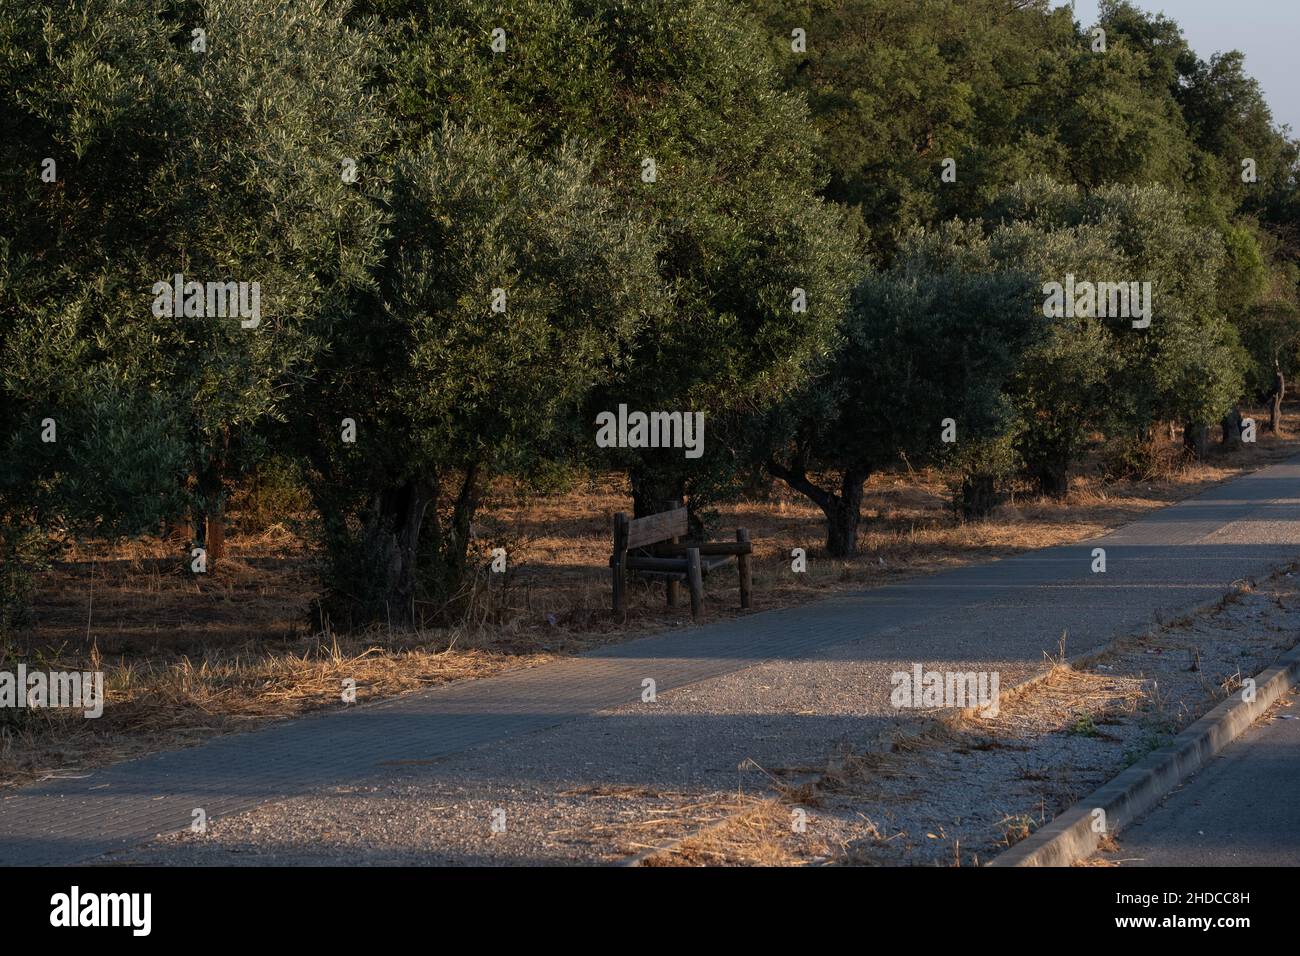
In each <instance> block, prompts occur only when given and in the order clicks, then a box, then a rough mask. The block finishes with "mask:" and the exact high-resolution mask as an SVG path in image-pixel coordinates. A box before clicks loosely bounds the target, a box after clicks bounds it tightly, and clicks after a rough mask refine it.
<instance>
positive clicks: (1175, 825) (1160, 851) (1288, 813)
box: [1100, 691, 1300, 867]
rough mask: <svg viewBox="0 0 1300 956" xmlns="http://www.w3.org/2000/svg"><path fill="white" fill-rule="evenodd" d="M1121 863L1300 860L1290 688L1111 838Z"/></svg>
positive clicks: (1296, 741)
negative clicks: (1213, 756)
mask: <svg viewBox="0 0 1300 956" xmlns="http://www.w3.org/2000/svg"><path fill="white" fill-rule="evenodd" d="M1115 842H1116V843H1117V844H1118V846H1119V852H1117V853H1108V854H1101V856H1100V858H1101V859H1108V860H1112V861H1115V862H1119V863H1120V865H1122V866H1195V867H1206V866H1300V696H1297V695H1296V693H1295V692H1294V691H1293V692H1292V693H1291V694H1290V695H1288V696H1287V697H1286V698H1284V699H1283V700H1282V701H1280V702H1279V703H1278V704H1277V705H1275V706H1274V708H1273V709H1272V710H1271V711H1270V713H1269V714H1267V715H1265V716H1264V717H1262V718H1260V719H1259V720H1258V721H1256V722H1255V724H1254V725H1253V726H1252V727H1251V728H1250V729H1249V730H1247V731H1246V732H1245V733H1244V734H1242V735H1241V736H1240V737H1238V738H1237V739H1236V740H1234V741H1233V742H1232V743H1231V744H1229V745H1228V746H1227V747H1226V748H1224V750H1223V752H1222V753H1220V754H1219V756H1218V757H1216V758H1215V759H1214V760H1213V761H1212V762H1210V763H1209V764H1207V765H1206V766H1205V767H1204V768H1203V769H1202V770H1201V771H1200V772H1199V773H1197V774H1196V775H1195V776H1193V777H1191V778H1189V779H1188V780H1187V782H1185V783H1184V784H1183V785H1182V786H1181V787H1179V788H1178V789H1177V790H1175V791H1174V792H1173V793H1171V794H1170V795H1169V796H1168V797H1166V798H1165V800H1164V801H1163V802H1162V803H1161V804H1160V805H1159V806H1157V807H1156V808H1155V809H1153V810H1151V811H1150V812H1149V813H1148V814H1147V815H1146V816H1144V817H1142V818H1141V819H1139V820H1138V821H1137V822H1135V823H1133V824H1130V825H1129V826H1127V827H1125V828H1124V830H1123V831H1122V832H1121V833H1120V834H1119V836H1118V837H1117V838H1116V841H1115Z"/></svg>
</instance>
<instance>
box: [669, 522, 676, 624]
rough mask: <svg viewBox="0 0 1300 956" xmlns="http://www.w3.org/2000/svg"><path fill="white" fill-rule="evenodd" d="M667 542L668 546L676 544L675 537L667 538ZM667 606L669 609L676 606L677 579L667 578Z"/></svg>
mask: <svg viewBox="0 0 1300 956" xmlns="http://www.w3.org/2000/svg"><path fill="white" fill-rule="evenodd" d="M668 541H669V543H670V544H676V543H677V536H676V535H674V536H673V537H671V538H669V539H668ZM668 606H669V607H676V606H677V579H676V578H669V580H668Z"/></svg>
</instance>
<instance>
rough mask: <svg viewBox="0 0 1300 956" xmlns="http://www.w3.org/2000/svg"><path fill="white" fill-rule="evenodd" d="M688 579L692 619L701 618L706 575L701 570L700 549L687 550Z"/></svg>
mask: <svg viewBox="0 0 1300 956" xmlns="http://www.w3.org/2000/svg"><path fill="white" fill-rule="evenodd" d="M686 578H687V580H688V581H689V582H690V585H691V617H693V618H697V619H698V618H699V616H700V611H701V610H702V609H703V606H704V574H703V572H701V570H700V549H699V548H687V549H686Z"/></svg>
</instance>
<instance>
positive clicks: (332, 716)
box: [0, 458, 1300, 865]
mask: <svg viewBox="0 0 1300 956" xmlns="http://www.w3.org/2000/svg"><path fill="white" fill-rule="evenodd" d="M1094 547H1104V548H1105V549H1106V552H1107V573H1105V574H1093V573H1091V570H1090V568H1091V564H1092V556H1091V552H1092V549H1093V548H1094ZM1297 557H1300V458H1298V459H1293V460H1292V461H1290V462H1287V463H1284V464H1281V465H1274V466H1271V467H1269V468H1266V469H1262V470H1261V471H1259V472H1256V473H1254V474H1252V475H1248V476H1245V477H1243V478H1240V479H1237V480H1235V481H1233V482H1230V483H1228V484H1226V485H1222V486H1219V487H1217V488H1215V489H1212V490H1210V491H1209V492H1207V493H1205V494H1203V495H1201V496H1200V497H1198V498H1195V499H1191V500H1189V501H1185V502H1181V503H1180V504H1177V505H1174V506H1172V507H1170V508H1166V509H1163V510H1161V511H1159V512H1157V513H1155V514H1153V515H1150V516H1148V517H1147V518H1145V519H1143V520H1142V521H1139V522H1136V523H1134V524H1132V525H1128V526H1126V527H1125V528H1122V529H1120V530H1118V531H1116V532H1114V533H1112V534H1110V535H1107V536H1105V537H1103V538H1100V539H1096V540H1094V541H1090V542H1085V543H1082V544H1077V545H1070V546H1063V547H1057V548H1049V549H1045V550H1042V551H1038V552H1033V553H1031V554H1026V555H1021V556H1018V557H1015V558H1010V559H1006V560H1002V561H997V562H993V563H990V564H986V565H981V566H978V567H969V568H962V569H959V570H955V571H950V572H945V573H943V574H937V575H933V576H929V577H926V578H921V579H917V580H914V581H910V582H905V583H901V584H897V585H891V586H888V587H883V588H878V589H875V590H869V591H863V592H860V593H857V594H852V595H845V596H840V597H836V598H833V599H829V600H826V601H822V602H819V603H816V604H810V605H805V606H803V607H796V608H786V609H782V610H777V611H769V612H765V613H762V614H755V615H751V616H747V617H742V618H737V619H732V620H728V621H722V622H718V623H715V624H709V625H705V626H703V627H698V628H687V629H682V630H677V631H673V632H670V633H667V634H662V635H658V636H654V637H648V638H643V639H640V640H636V641H631V642H628V643H625V644H620V645H617V646H613V647H607V648H602V649H600V650H598V651H594V652H591V653H589V654H585V655H583V656H581V657H576V658H572V659H568V660H564V661H559V662H556V663H553V664H549V665H546V666H543V667H537V668H532V669H527V670H519V671H513V672H508V673H505V674H502V675H499V676H496V677H491V678H486V679H483V680H477V681H466V682H462V683H458V684H451V685H447V686H444V687H440V688H436V689H433V690H430V691H427V692H422V693H418V694H413V695H409V696H406V697H403V698H400V699H397V700H392V701H387V702H382V703H378V704H373V705H365V706H360V707H356V708H352V709H350V710H345V711H335V712H332V713H329V714H325V715H320V716H315V717H309V718H305V719H301V720H296V721H291V722H285V723H283V724H277V725H274V726H272V727H270V728H267V729H263V730H260V731H256V732H252V733H248V734H240V735H232V736H228V737H222V738H218V739H216V740H213V741H212V742H210V743H207V744H204V745H201V746H198V747H194V748H191V749H188V750H182V751H176V752H172V753H166V754H158V755H155V756H151V757H147V758H142V759H139V760H133V761H129V762H125V763H122V764H118V765H116V766H113V767H110V768H106V769H103V770H99V771H96V772H93V773H91V774H89V775H88V776H86V777H85V778H82V779H77V780H56V781H50V782H47V783H44V784H41V785H38V786H34V787H29V788H25V789H23V790H19V791H15V792H13V793H10V794H9V795H7V796H5V797H4V798H3V799H2V800H0V863H4V864H11V865H12V864H58V863H74V862H79V861H83V860H86V859H89V858H91V857H94V856H98V855H100V854H102V853H105V852H107V851H110V850H114V849H121V848H126V847H130V846H134V845H137V844H140V843H141V842H143V841H146V840H149V839H151V838H153V837H154V836H156V835H158V834H161V833H168V832H174V831H177V830H183V829H187V828H188V827H189V824H190V820H191V813H192V810H193V808H195V807H202V808H203V809H204V810H205V811H206V813H207V814H208V816H209V818H218V817H224V816H228V815H230V814H232V813H235V812H238V811H241V810H246V809H249V808H251V807H254V806H258V805H260V804H264V803H269V802H275V801H279V800H283V799H285V798H289V797H294V796H301V795H307V794H312V793H319V792H322V791H325V790H328V789H330V788H332V787H339V786H343V785H352V784H356V783H361V782H365V781H377V780H383V779H385V778H388V777H391V776H392V774H393V773H394V767H397V766H403V765H404V764H403V762H405V765H408V766H409V765H410V762H429V761H433V760H436V759H439V758H444V757H447V756H449V755H453V754H460V755H462V757H463V758H464V759H470V758H471V757H472V759H473V761H474V762H475V765H476V767H478V768H479V769H480V770H481V772H483V773H484V774H488V775H495V776H497V777H501V778H504V777H507V776H508V775H510V774H511V773H512V772H513V771H514V769H515V768H512V767H511V766H510V764H509V761H508V760H502V761H495V762H494V760H493V758H492V756H491V755H492V753H493V749H494V748H495V749H497V750H499V751H502V752H506V751H508V750H509V748H508V747H504V746H501V745H502V744H504V743H506V742H507V741H511V742H517V738H519V737H521V736H523V735H529V734H531V735H535V736H534V737H533V738H530V740H529V743H534V742H535V743H536V745H537V748H538V750H537V753H538V755H539V759H545V758H546V756H547V754H549V753H551V752H552V751H551V750H547V749H546V748H550V747H552V746H553V745H554V744H555V742H556V740H557V737H556V734H555V733H551V734H545V733H542V732H543V731H545V730H546V729H547V728H556V727H560V726H561V725H563V727H564V734H565V736H564V740H565V743H566V746H565V747H564V748H563V749H561V748H559V747H555V749H554V760H553V761H552V762H553V763H556V764H563V766H562V767H558V770H561V771H563V772H565V773H566V774H568V775H570V776H574V777H581V776H582V775H583V774H584V773H585V772H586V770H587V768H588V767H589V766H590V768H591V772H592V773H593V774H595V773H598V772H599V770H600V768H599V767H596V766H595V764H596V763H599V762H600V760H601V759H605V760H606V762H608V759H609V754H608V748H607V752H606V755H605V757H604V758H601V757H600V756H599V755H600V752H601V747H600V744H601V741H600V739H599V738H600V737H601V735H606V736H608V731H603V730H601V729H600V728H601V726H602V720H600V719H593V717H595V716H596V715H600V714H602V713H605V712H608V711H613V710H616V709H618V708H621V707H625V705H630V704H633V703H635V702H638V701H639V700H640V696H641V689H642V688H641V682H642V680H643V678H646V677H652V678H653V679H654V680H655V682H656V685H657V689H658V692H659V694H660V695H663V694H666V693H671V692H672V691H675V690H680V689H682V688H684V687H687V686H689V685H694V684H699V683H700V682H704V681H710V680H713V679H716V678H722V677H725V676H727V675H732V677H733V678H734V679H732V680H731V681H730V683H731V684H732V685H734V686H736V687H738V688H739V689H738V690H735V691H734V693H735V694H736V699H737V701H738V703H737V705H736V708H735V710H736V713H737V714H738V715H739V716H741V717H745V718H748V717H750V716H751V714H752V708H751V710H750V711H747V710H746V707H745V704H744V701H745V697H744V693H745V692H744V687H745V685H746V673H747V672H748V673H750V675H751V676H753V675H755V674H757V673H759V672H760V671H763V672H764V673H766V674H768V675H769V676H767V677H765V678H764V679H766V680H768V681H769V682H770V681H771V680H772V677H771V676H770V675H771V672H772V670H773V667H774V665H773V664H772V663H770V662H782V661H786V662H791V667H790V668H789V672H790V673H792V674H796V673H806V672H807V671H806V667H804V666H803V665H804V664H806V662H810V661H816V662H820V661H828V662H830V661H833V662H836V664H837V665H839V666H840V667H841V670H842V671H843V672H844V673H846V674H850V675H851V679H852V682H853V685H852V689H853V690H854V692H855V693H857V694H858V696H859V697H860V698H861V701H862V704H861V707H860V708H858V711H857V712H856V714H855V716H858V717H862V716H867V715H872V714H875V715H884V714H886V713H888V691H889V674H890V673H891V672H893V671H894V670H899V669H909V668H910V667H911V664H912V663H913V662H919V663H923V664H925V663H928V662H937V661H950V662H960V663H962V664H965V665H966V666H967V667H968V668H970V669H987V668H992V667H995V666H996V667H998V668H1007V667H1008V666H1009V665H1010V666H1011V670H1012V671H1013V672H1016V671H1018V672H1023V673H1029V672H1032V671H1033V670H1034V669H1036V668H1038V667H1040V666H1041V665H1042V662H1043V655H1044V653H1045V652H1051V653H1055V652H1056V649H1057V644H1058V641H1059V639H1060V637H1061V634H1062V632H1063V631H1068V634H1069V638H1068V643H1067V651H1068V652H1069V653H1071V654H1074V653H1079V652H1082V651H1085V650H1088V649H1090V648H1092V647H1095V646H1098V645H1100V644H1102V643H1104V642H1106V641H1107V640H1109V639H1111V638H1112V637H1114V636H1116V635H1117V634H1121V633H1127V632H1130V631H1132V630H1135V629H1138V628H1143V627H1145V626H1147V625H1148V624H1150V623H1151V622H1152V620H1153V618H1154V616H1155V615H1157V614H1171V613H1174V612H1179V611H1183V610H1186V609H1188V608H1189V607H1192V606H1194V605H1197V604H1200V603H1204V602H1206V601H1209V600H1213V599H1216V598H1218V597H1219V596H1221V595H1222V594H1223V593H1224V591H1225V590H1226V589H1228V588H1229V587H1230V585H1231V584H1232V582H1233V581H1235V580H1238V579H1242V578H1245V577H1249V576H1256V575H1262V574H1264V573H1267V572H1268V571H1270V570H1271V569H1273V568H1275V567H1277V566H1280V565H1282V564H1285V563H1287V562H1290V561H1292V560H1295V559H1296V558H1297ZM765 662H769V663H768V665H767V666H766V667H763V666H762V665H764V663H765ZM796 665H797V666H796ZM980 665H986V666H985V667H981V666H980ZM777 669H778V670H779V668H777ZM778 676H779V675H778ZM1004 680H1005V677H1004ZM724 683H726V682H724ZM1004 686H1005V684H1004ZM757 716H758V717H759V718H761V717H762V715H757ZM784 716H788V715H784ZM800 716H805V715H802V714H801V715H800ZM814 720H815V715H814ZM645 721H646V723H647V724H648V725H651V726H653V725H654V724H655V721H656V718H655V717H654V715H653V714H649V715H647V716H646V717H645ZM661 723H662V721H661ZM751 730H752V725H751V723H748V722H745V721H741V722H739V723H737V724H736V725H735V734H734V737H735V739H745V740H747V739H749V738H750V737H752V733H751ZM661 746H663V747H666V748H669V749H673V748H675V750H676V751H677V754H676V756H677V757H679V758H680V760H679V762H688V761H689V759H690V758H692V757H698V753H697V750H698V748H701V747H705V748H707V746H708V740H707V736H706V737H705V739H703V740H701V738H699V737H691V738H681V739H677V740H676V742H675V743H674V739H673V738H671V737H670V738H668V739H667V740H665V741H663V742H662V743H661ZM471 748H476V749H475V750H474V752H473V754H467V752H468V751H470V750H471ZM732 766H734V764H733V765H732ZM429 772H433V773H436V772H437V767H436V766H435V767H433V768H432V770H430V771H429Z"/></svg>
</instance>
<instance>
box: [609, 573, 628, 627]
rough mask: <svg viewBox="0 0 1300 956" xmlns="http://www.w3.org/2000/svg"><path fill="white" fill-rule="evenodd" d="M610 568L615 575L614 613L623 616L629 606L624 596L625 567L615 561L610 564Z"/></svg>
mask: <svg viewBox="0 0 1300 956" xmlns="http://www.w3.org/2000/svg"><path fill="white" fill-rule="evenodd" d="M609 567H610V570H611V571H612V572H613V573H614V613H615V614H622V613H623V611H624V610H626V606H627V600H626V598H625V597H624V594H623V587H624V577H623V565H622V564H621V563H620V562H618V561H614V562H611V563H610V566H609Z"/></svg>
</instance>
